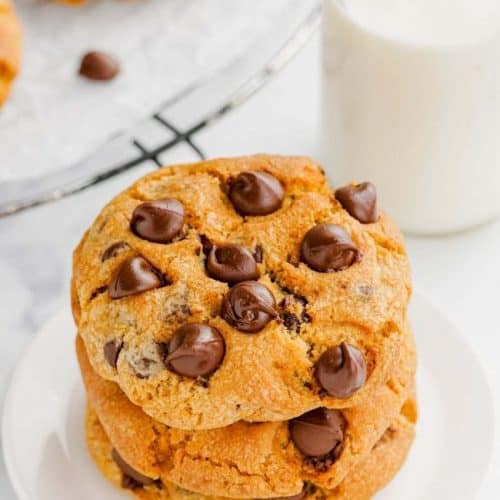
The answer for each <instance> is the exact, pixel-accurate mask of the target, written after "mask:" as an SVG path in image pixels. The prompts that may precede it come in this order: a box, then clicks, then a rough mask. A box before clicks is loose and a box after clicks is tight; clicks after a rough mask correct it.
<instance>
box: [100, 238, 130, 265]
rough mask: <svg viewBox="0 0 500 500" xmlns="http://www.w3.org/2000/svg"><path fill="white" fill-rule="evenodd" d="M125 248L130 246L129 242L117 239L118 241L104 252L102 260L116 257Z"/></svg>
mask: <svg viewBox="0 0 500 500" xmlns="http://www.w3.org/2000/svg"><path fill="white" fill-rule="evenodd" d="M125 248H130V247H129V244H128V243H127V242H125V241H117V242H116V243H113V244H112V245H110V246H109V247H108V248H106V250H104V252H103V253H102V256H101V262H106V261H107V260H109V259H112V258H113V257H116V256H117V255H118V254H119V253H120V251H121V250H125Z"/></svg>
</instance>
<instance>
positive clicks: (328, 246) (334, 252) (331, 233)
mask: <svg viewBox="0 0 500 500" xmlns="http://www.w3.org/2000/svg"><path fill="white" fill-rule="evenodd" d="M360 255H361V254H360V251H359V250H358V249H357V248H356V247H355V246H354V243H353V242H352V240H351V237H350V236H349V234H348V233H347V232H346V231H345V230H344V229H343V228H341V227H340V226H337V225H335V224H318V225H316V226H314V227H313V228H312V229H310V230H309V231H308V232H307V233H306V235H305V236H304V239H303V240H302V245H301V257H302V260H303V261H304V262H305V263H306V264H307V265H308V266H309V267H310V268H311V269H314V270H315V271H318V272H320V273H330V272H334V271H342V270H344V269H347V268H348V267H350V266H352V265H353V264H354V263H356V262H358V261H359V259H360Z"/></svg>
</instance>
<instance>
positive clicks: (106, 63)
mask: <svg viewBox="0 0 500 500" xmlns="http://www.w3.org/2000/svg"><path fill="white" fill-rule="evenodd" d="M119 72H120V65H119V64H118V62H117V61H116V60H115V59H114V58H113V57H112V56H110V55H109V54H106V53H104V52H98V51H92V52H87V53H86V54H85V55H84V56H83V57H82V60H81V62H80V70H79V73H80V75H81V76H83V77H85V78H88V79H89V80H100V81H107V80H112V79H113V78H114V77H115V76H116V75H117V74H118V73H119Z"/></svg>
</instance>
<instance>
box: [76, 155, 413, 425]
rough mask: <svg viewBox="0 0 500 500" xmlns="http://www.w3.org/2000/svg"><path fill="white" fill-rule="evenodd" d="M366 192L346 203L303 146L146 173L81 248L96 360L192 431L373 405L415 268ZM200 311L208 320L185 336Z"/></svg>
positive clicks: (136, 396) (108, 375)
mask: <svg viewBox="0 0 500 500" xmlns="http://www.w3.org/2000/svg"><path fill="white" fill-rule="evenodd" d="M357 189H358V188H357ZM359 189H362V188H359ZM361 194H362V195H363V196H364V197H365V198H363V196H362V197H361V198H360V197H358V198H357V199H356V198H355V199H354V201H353V199H347V201H346V199H345V197H342V203H341V202H339V201H338V200H337V199H336V198H335V194H334V192H333V191H332V190H331V189H330V188H329V187H328V185H327V182H326V179H325V177H324V174H323V172H322V170H321V168H320V167H319V166H318V165H317V164H315V163H314V162H313V161H311V160H309V159H307V158H300V157H280V156H266V155H260V156H252V157H245V158H233V159H220V160H213V161H207V162H202V163H198V164H192V165H184V166H175V167H169V168H163V169H160V170H158V171H156V172H155V173H153V174H151V175H148V176H146V177H144V178H143V179H141V180H139V181H138V182H136V183H135V184H134V185H133V186H131V187H130V188H129V189H128V190H126V191H125V192H124V193H122V194H120V195H119V196H117V197H116V198H115V199H114V200H112V201H111V202H110V203H109V204H108V205H107V206H106V207H105V208H104V209H103V210H102V211H101V213H100V214H99V216H98V217H97V219H96V220H95V222H94V224H93V225H92V227H91V228H90V229H89V230H88V232H87V233H86V234H85V236H84V237H83V239H82V241H81V243H80V245H79V246H78V248H77V249H76V251H75V253H74V265H73V282H72V304H73V312H74V317H75V320H76V323H77V325H78V328H79V334H80V335H81V337H82V338H83V340H84V342H85V344H86V347H87V351H88V353H89V357H90V360H91V363H92V366H93V367H94V369H95V370H96V372H97V373H98V374H99V375H100V376H101V377H103V378H105V379H107V380H112V381H114V382H116V383H118V384H119V385H120V387H121V388H122V390H123V391H124V392H125V393H126V395H127V397H128V398H129V399H130V400H131V401H133V402H134V403H135V404H137V405H138V406H140V407H142V409H143V410H144V411H145V412H146V413H148V414H149V415H151V416H152V417H153V418H154V419H156V420H159V421H161V422H163V423H165V424H167V425H170V426H172V427H177V428H183V429H188V430H189V429H191V430H194V429H209V428H217V427H223V426H225V425H229V424H231V423H233V422H236V421H239V420H246V421H282V420H286V419H290V418H293V417H296V416H298V415H301V414H303V413H305V412H307V411H309V410H312V409H314V408H318V407H327V408H345V407H350V406H353V405H358V404H361V403H362V402H364V401H366V400H367V399H368V398H370V397H371V396H372V395H373V394H374V393H375V392H376V391H377V390H378V388H379V387H381V386H382V385H384V383H385V382H386V381H387V379H388V377H389V376H390V374H391V372H392V369H393V366H394V365H395V363H396V362H397V360H398V357H399V350H400V343H401V338H402V335H403V333H402V330H403V322H404V316H405V312H406V306H407V303H408V300H409V296H410V270H409V264H408V259H407V256H406V252H405V249H404V246H403V242H402V238H401V235H400V233H399V231H398V230H397V228H396V227H395V225H394V224H393V223H392V221H391V220H390V219H389V218H388V216H387V215H385V214H383V213H381V214H380V215H377V213H376V207H374V206H373V202H374V199H373V196H374V193H373V192H372V193H370V192H368V191H366V192H362V193H361ZM370 197H371V198H370ZM351 198H352V197H351ZM375 201H376V200H375ZM353 203H354V205H356V204H357V205H360V204H361V205H363V207H364V211H365V212H367V213H368V215H369V216H371V217H373V219H374V220H375V222H373V223H370V222H368V223H366V222H360V220H358V218H362V217H360V215H359V213H356V211H355V210H353V208H352V206H351V205H352V204H353ZM351 213H353V214H354V215H351ZM365 215H366V214H365ZM357 217H358V218H357ZM364 220H366V219H364ZM241 280H245V281H244V282H241ZM249 282H250V283H249ZM192 323H195V324H197V325H204V326H203V328H202V330H203V331H202V330H199V327H198V326H195V327H194V328H195V329H196V328H198V330H197V331H193V330H191V333H190V334H189V335H186V332H185V331H181V332H177V330H178V329H179V328H181V327H183V326H184V325H186V324H192ZM176 332H177V335H176ZM210 339H211V340H210ZM221 339H222V343H221ZM178 349H179V350H178ZM173 351H176V352H173ZM197 374H199V375H198V376H197Z"/></svg>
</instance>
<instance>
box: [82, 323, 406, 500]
mask: <svg viewBox="0 0 500 500" xmlns="http://www.w3.org/2000/svg"><path fill="white" fill-rule="evenodd" d="M77 352H78V359H79V363H80V368H81V371H82V376H83V380H84V383H85V387H86V391H87V397H88V401H89V405H90V407H91V408H93V410H92V411H93V413H91V414H90V416H89V424H88V435H89V448H90V449H91V452H92V455H93V457H94V459H95V461H96V462H97V464H98V465H99V467H100V468H101V470H102V471H103V472H104V473H105V475H106V476H108V477H109V478H110V479H112V480H113V481H114V482H115V483H116V484H117V485H120V486H121V487H124V488H128V489H129V490H130V491H131V492H132V493H133V494H135V495H136V496H137V497H138V498H142V499H153V498H170V497H171V498H181V497H186V496H191V497H194V498H200V499H201V498H222V497H224V498H283V497H286V498H305V497H306V496H308V497H310V498H319V497H322V498H351V499H366V498H370V497H371V496H372V495H373V494H374V493H375V492H376V491H377V490H379V489H380V488H382V487H383V486H384V485H385V484H386V483H387V482H389V481H390V479H391V478H392V477H393V475H394V474H395V473H396V472H397V470H398V469H399V467H400V466H401V464H402V463H403V461H404V457H405V455H406V453H407V451H408V449H409V446H410V444H411V441H412V439H413V427H414V423H415V421H416V403H415V400H414V375H415V368H416V355H415V346H414V344H413V336H412V334H411V331H410V330H409V328H408V329H407V331H406V332H405V335H404V341H403V343H402V345H401V356H400V361H399V365H398V366H397V367H396V369H395V370H394V373H393V374H392V375H391V378H390V380H388V381H387V383H386V384H385V385H384V386H382V387H381V388H380V389H379V390H378V392H377V393H376V394H375V395H374V397H373V398H372V399H371V400H370V401H369V402H367V403H366V404H364V405H361V406H358V407H353V408H346V409H343V410H341V411H339V410H326V409H317V410H314V414H315V417H316V419H315V420H314V422H313V423H312V425H310V424H311V422H310V421H309V422H308V419H307V415H309V414H305V415H302V416H300V417H298V418H296V419H293V420H292V421H290V422H268V423H266V422H263V423H253V424H250V423H246V422H238V423H236V424H232V425H230V426H228V427H224V428H220V429H212V430H205V431H188V430H180V429H174V428H171V427H168V426H166V425H164V424H161V423H160V422H157V421H156V420H154V419H152V418H151V417H150V416H148V415H147V414H145V413H144V412H143V411H142V410H141V409H140V408H139V407H137V406H135V405H133V404H132V403H131V402H130V401H129V400H128V399H127V397H126V396H125V394H124V393H123V392H122V391H121V389H120V388H119V386H118V385H117V384H115V383H113V382H110V381H107V380H104V379H102V378H101V377H99V376H98V375H97V374H96V373H95V371H94V370H93V368H92V366H91V365H90V362H89V359H88V356H87V353H86V350H85V346H84V344H83V342H82V341H81V339H80V338H78V339H77ZM318 415H319V416H320V417H321V418H320V419H319V423H318V420H317V417H318ZM325 415H326V416H327V417H328V418H325ZM296 422H299V423H300V425H299V427H300V426H302V427H301V433H302V437H300V436H298V439H297V436H295V438H294V435H292V434H294V433H293V427H294V423H296ZM304 422H305V425H304ZM332 423H333V426H332V425H330V424H332ZM311 429H312V432H311ZM299 434H300V433H299ZM304 436H305V437H304ZM332 436H333V437H334V440H335V439H337V440H338V441H337V442H336V443H335V448H332V450H331V452H328V453H327V454H326V455H324V456H321V457H317V456H307V455H306V454H304V453H302V452H301V450H300V447H301V446H300V445H304V444H305V445H306V447H307V446H309V449H310V445H311V443H312V444H313V445H314V446H315V447H318V446H320V447H321V446H324V442H325V441H326V442H327V443H328V442H329V441H330V440H331V439H332ZM301 439H302V442H300V441H301ZM112 449H114V450H115V452H114V453H112V451H111V450H112ZM174 485H175V486H174ZM304 485H306V487H305V489H304Z"/></svg>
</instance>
